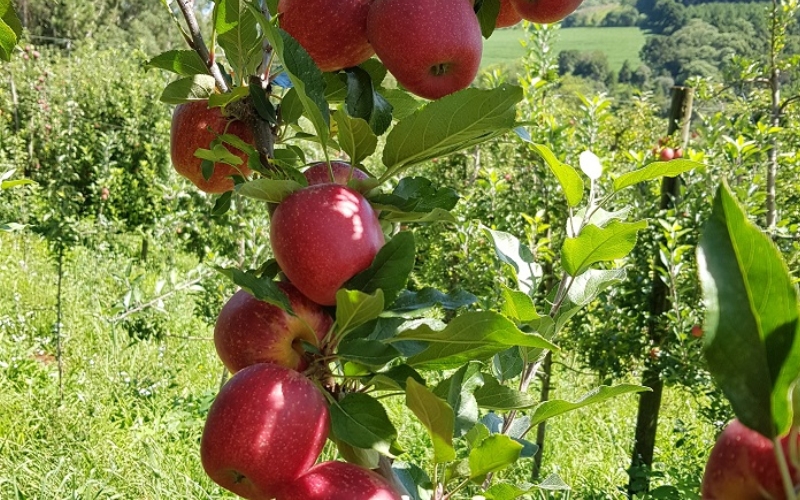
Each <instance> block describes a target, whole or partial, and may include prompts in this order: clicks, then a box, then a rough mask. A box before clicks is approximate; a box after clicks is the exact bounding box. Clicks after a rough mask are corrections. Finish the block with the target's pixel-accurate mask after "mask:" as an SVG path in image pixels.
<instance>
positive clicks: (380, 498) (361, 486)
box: [276, 462, 400, 500]
mask: <svg viewBox="0 0 800 500" xmlns="http://www.w3.org/2000/svg"><path fill="white" fill-rule="evenodd" d="M276 500H400V495H399V494H398V493H397V492H396V491H394V490H393V489H392V487H391V486H390V485H389V483H388V482H386V480H385V479H384V478H382V477H381V476H379V475H378V474H376V473H374V472H372V471H371V470H367V469H364V468H363V467H359V466H357V465H353V464H349V463H347V462H323V463H321V464H319V465H315V466H314V467H312V468H311V469H310V470H309V471H308V472H306V473H305V474H303V475H302V476H300V478H298V479H297V480H295V481H294V482H292V483H290V484H288V485H287V486H286V488H284V490H283V492H281V493H279V494H278V496H277V498H276Z"/></svg>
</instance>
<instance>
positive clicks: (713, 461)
mask: <svg viewBox="0 0 800 500" xmlns="http://www.w3.org/2000/svg"><path fill="white" fill-rule="evenodd" d="M798 443H799V444H800V439H798ZM781 445H782V447H783V450H784V453H786V454H787V456H788V449H789V438H788V436H786V437H784V438H782V439H781ZM790 469H791V476H792V481H793V484H795V485H797V484H798V480H800V473H799V471H798V470H797V469H795V468H793V467H791V464H790ZM702 494H703V500H786V494H785V493H784V489H783V482H782V480H781V476H780V471H779V469H778V462H777V459H776V457H775V451H774V446H773V445H772V441H771V440H769V439H767V438H765V437H764V436H762V435H761V434H759V433H757V432H756V431H754V430H752V429H749V428H748V427H745V426H744V425H743V424H742V423H741V422H739V420H733V421H732V422H731V423H730V424H728V426H727V427H726V428H725V430H724V431H722V434H720V436H719V438H717V442H716V444H715V445H714V448H713V449H712V450H711V456H710V457H709V458H708V463H707V464H706V471H705V474H704V476H703V487H702Z"/></svg>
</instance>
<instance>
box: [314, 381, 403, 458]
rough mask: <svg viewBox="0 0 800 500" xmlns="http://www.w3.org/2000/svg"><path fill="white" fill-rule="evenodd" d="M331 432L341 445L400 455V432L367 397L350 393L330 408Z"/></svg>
mask: <svg viewBox="0 0 800 500" xmlns="http://www.w3.org/2000/svg"><path fill="white" fill-rule="evenodd" d="M330 415H331V431H332V432H333V434H334V435H335V436H336V438H337V439H338V440H340V441H343V442H345V443H347V444H349V445H351V446H355V447H356V448H364V449H368V450H369V449H371V450H375V451H377V452H379V453H382V454H384V455H388V456H394V455H396V454H397V453H399V452H400V450H399V449H398V448H397V446H396V445H395V441H396V440H397V430H396V429H395V428H394V425H393V424H392V422H391V421H390V420H389V417H388V416H387V415H386V409H385V408H384V407H383V405H382V404H381V403H380V402H379V401H378V400H376V399H375V398H373V397H372V396H369V395H368V394H363V393H358V392H354V393H349V394H345V396H344V398H342V399H341V400H340V401H336V402H334V403H333V404H332V405H331V412H330Z"/></svg>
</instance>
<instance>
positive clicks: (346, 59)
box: [278, 0, 375, 71]
mask: <svg viewBox="0 0 800 500" xmlns="http://www.w3.org/2000/svg"><path fill="white" fill-rule="evenodd" d="M370 1H371V0H280V1H279V2H278V14H279V15H280V21H281V28H283V29H284V30H286V32H287V33H289V34H290V35H292V37H294V38H295V39H296V40H297V41H298V42H300V45H302V46H303V48H304V49H306V51H308V53H309V55H310V56H311V58H312V59H313V60H314V62H315V63H316V64H317V66H319V69H321V70H322V71H339V70H340V69H342V68H349V67H351V66H358V65H359V64H361V63H362V62H364V61H366V60H367V59H369V58H370V57H371V56H372V54H374V53H375V52H374V51H373V50H372V47H371V46H370V44H369V42H368V41H367V13H368V12H369V5H370Z"/></svg>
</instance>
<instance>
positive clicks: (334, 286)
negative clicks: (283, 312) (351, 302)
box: [269, 184, 384, 306]
mask: <svg viewBox="0 0 800 500" xmlns="http://www.w3.org/2000/svg"><path fill="white" fill-rule="evenodd" d="M269 233H270V241H271V243H272V250H273V253H274V255H275V260H276V261H277V262H278V266H280V268H281V270H282V271H283V273H284V274H285V275H286V277H287V278H289V281H291V282H292V283H293V284H294V286H296V287H297V289H298V290H300V292H301V293H302V294H303V295H305V296H306V297H308V298H310V299H311V300H313V301H314V302H316V303H318V304H322V305H326V306H332V305H334V304H336V292H337V291H338V290H339V289H340V288H341V287H342V285H344V283H345V282H346V281H347V280H349V279H350V278H352V277H353V276H355V275H356V274H358V273H359V272H361V271H363V270H365V269H367V268H368V267H369V266H370V264H372V261H373V259H375V256H376V255H377V253H378V250H380V249H381V247H382V246H383V244H384V237H383V231H382V230H381V224H380V222H379V221H378V217H377V215H376V214H375V211H374V210H373V209H372V206H370V204H369V202H368V201H367V199H366V198H364V196H363V195H361V193H359V192H357V191H355V190H353V189H350V188H348V187H346V186H341V185H338V184H318V185H315V186H309V187H306V188H303V189H300V190H299V191H295V192H294V193H292V194H290V195H289V196H287V197H286V199H285V200H283V201H282V202H281V203H280V204H279V205H278V207H277V208H276V209H275V213H273V214H272V219H271V223H270V231H269Z"/></svg>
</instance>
